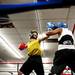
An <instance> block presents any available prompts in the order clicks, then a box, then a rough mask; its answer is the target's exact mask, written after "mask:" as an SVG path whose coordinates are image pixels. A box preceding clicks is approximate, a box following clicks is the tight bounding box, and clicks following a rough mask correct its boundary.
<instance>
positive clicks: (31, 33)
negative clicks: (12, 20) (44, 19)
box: [29, 30, 38, 38]
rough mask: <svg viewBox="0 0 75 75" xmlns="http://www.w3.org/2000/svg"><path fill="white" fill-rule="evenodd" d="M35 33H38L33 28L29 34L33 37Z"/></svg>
mask: <svg viewBox="0 0 75 75" xmlns="http://www.w3.org/2000/svg"><path fill="white" fill-rule="evenodd" d="M35 35H36V36H37V35H38V33H37V31H35V30H32V31H31V32H30V34H29V36H30V38H33V37H34V36H35Z"/></svg>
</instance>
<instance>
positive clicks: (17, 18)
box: [0, 0, 75, 61]
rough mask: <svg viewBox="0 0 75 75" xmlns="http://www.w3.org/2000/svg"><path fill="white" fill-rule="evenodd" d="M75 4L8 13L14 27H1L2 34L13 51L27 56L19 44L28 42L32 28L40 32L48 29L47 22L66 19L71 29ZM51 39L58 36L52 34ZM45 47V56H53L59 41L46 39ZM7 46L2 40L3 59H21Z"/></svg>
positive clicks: (9, 0)
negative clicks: (19, 47)
mask: <svg viewBox="0 0 75 75" xmlns="http://www.w3.org/2000/svg"><path fill="white" fill-rule="evenodd" d="M32 1H34V0H31V1H30V0H0V3H24V2H32ZM74 14H75V6H71V7H67V8H55V9H43V10H33V11H29V12H21V13H15V14H8V15H7V16H8V17H9V20H10V21H11V22H12V23H13V25H14V27H13V28H12V27H11V28H9V27H8V28H0V36H1V38H2V39H3V40H4V41H5V43H6V44H7V45H8V46H9V47H10V48H11V51H15V50H16V51H17V52H19V53H20V54H18V53H17V52H16V53H17V54H18V55H19V56H20V57H21V55H24V56H25V57H26V56H27V52H26V50H25V51H20V50H19V49H18V45H19V43H20V42H25V43H27V42H28V40H29V32H30V31H31V30H37V31H38V32H39V33H40V34H41V33H43V32H45V31H47V25H46V24H47V22H49V21H64V22H67V23H68V25H69V29H71V30H72V27H73V25H74V23H75V15H74ZM51 39H57V35H56V36H52V37H51ZM42 43H43V47H44V49H45V54H44V56H43V57H49V58H53V56H54V53H55V51H56V49H57V42H47V41H44V42H42ZM45 44H46V45H45ZM11 51H9V50H8V48H7V47H5V45H4V44H3V42H0V59H1V60H2V61H9V60H15V59H16V60H21V59H22V58H18V57H17V56H15V55H14V54H13V53H12V52H11Z"/></svg>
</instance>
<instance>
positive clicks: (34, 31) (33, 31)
mask: <svg viewBox="0 0 75 75" xmlns="http://www.w3.org/2000/svg"><path fill="white" fill-rule="evenodd" d="M30 33H31V34H33V33H36V34H37V35H38V32H37V31H36V30H32V31H31V32H30Z"/></svg>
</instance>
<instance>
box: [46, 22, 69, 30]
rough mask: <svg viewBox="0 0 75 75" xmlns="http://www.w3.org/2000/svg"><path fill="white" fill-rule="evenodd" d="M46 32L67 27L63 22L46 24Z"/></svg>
mask: <svg viewBox="0 0 75 75" xmlns="http://www.w3.org/2000/svg"><path fill="white" fill-rule="evenodd" d="M47 25H48V30H54V29H57V28H68V25H67V24H66V23H64V22H48V23H47Z"/></svg>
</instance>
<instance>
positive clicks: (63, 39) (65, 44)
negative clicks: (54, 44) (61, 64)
mask: <svg viewBox="0 0 75 75" xmlns="http://www.w3.org/2000/svg"><path fill="white" fill-rule="evenodd" d="M68 36H69V37H68ZM69 39H70V40H72V41H70V40H69ZM74 44H75V41H74V36H73V34H72V32H71V31H70V30H68V28H62V33H61V35H60V36H59V38H58V50H62V49H75V47H74Z"/></svg>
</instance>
